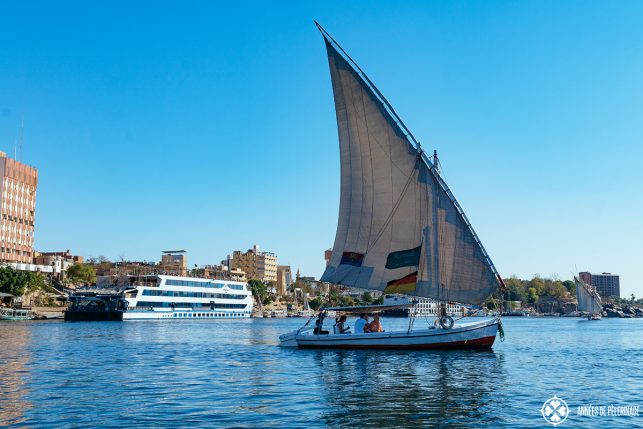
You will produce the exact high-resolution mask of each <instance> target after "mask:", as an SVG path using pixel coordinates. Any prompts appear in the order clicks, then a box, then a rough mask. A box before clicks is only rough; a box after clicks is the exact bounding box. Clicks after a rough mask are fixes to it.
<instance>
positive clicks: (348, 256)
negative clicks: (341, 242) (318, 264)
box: [340, 252, 365, 267]
mask: <svg viewBox="0 0 643 429" xmlns="http://www.w3.org/2000/svg"><path fill="white" fill-rule="evenodd" d="M364 256H365V255H364V254H363V253H357V252H344V253H342V260H341V262H340V264H342V265H352V266H354V267H361V266H362V262H364Z"/></svg>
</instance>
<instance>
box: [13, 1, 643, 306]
mask: <svg viewBox="0 0 643 429" xmlns="http://www.w3.org/2000/svg"><path fill="white" fill-rule="evenodd" d="M1 9H2V10H1V11H0V149H1V150H4V151H6V152H7V153H9V154H10V155H13V152H14V142H15V141H16V139H17V138H18V136H19V133H20V123H21V120H22V118H23V117H24V123H25V128H24V144H23V148H22V151H21V153H19V159H20V160H21V161H23V162H26V163H28V164H30V165H34V166H36V167H38V169H39V176H40V183H39V188H38V198H37V213H36V217H37V218H36V228H37V230H36V247H37V249H40V250H50V251H53V250H60V249H67V248H69V249H71V250H72V251H73V252H74V253H77V254H82V255H84V256H98V255H105V256H108V257H110V258H118V257H119V256H121V255H123V256H124V257H125V258H126V259H145V260H158V259H159V257H160V251H161V250H164V249H171V248H183V249H186V250H187V251H188V252H189V262H190V264H194V263H196V264H205V263H213V262H218V261H219V260H221V259H222V258H223V257H224V256H225V255H226V254H227V253H230V252H231V251H232V250H234V249H246V248H249V247H251V246H252V244H254V243H258V244H259V245H260V246H261V247H262V248H263V249H265V250H270V251H273V252H275V253H277V255H278V257H279V261H280V263H289V264H292V265H293V267H294V269H296V268H297V267H300V268H301V271H302V273H303V274H306V275H314V276H319V275H320V274H321V272H322V270H323V266H324V261H323V251H324V249H326V248H328V247H330V246H332V244H333V240H334V236H335V226H336V221H337V212H338V204H339V152H338V144H337V131H336V124H335V114H334V106H333V101H332V93H331V87H330V77H329V72H328V66H327V62H326V55H325V49H324V44H323V42H322V38H321V36H320V34H319V33H318V31H317V30H316V28H315V26H314V24H313V19H317V20H318V21H319V22H321V23H322V25H324V26H325V27H326V29H327V30H328V31H329V32H330V33H331V34H332V35H333V36H334V37H335V38H336V39H337V40H338V41H339V42H340V43H341V44H342V46H343V47H344V48H345V49H346V50H347V51H348V52H349V53H350V54H351V56H353V58H354V59H355V60H356V61H358V63H359V64H360V65H361V66H362V68H363V69H364V70H365V71H366V72H367V73H368V74H369V76H370V77H371V79H372V80H373V81H374V82H375V83H376V84H377V85H378V86H379V88H380V90H381V91H382V92H383V93H384V94H385V95H386V96H387V97H388V98H389V101H391V102H392V104H393V105H394V106H395V107H396V109H397V111H398V113H400V115H401V116H402V118H403V119H404V120H405V122H406V123H407V125H408V126H409V127H410V128H411V129H412V130H413V133H414V134H415V136H416V137H417V138H418V139H419V140H420V141H421V142H422V144H423V147H425V148H426V149H427V150H430V149H433V148H436V149H438V151H439V154H440V157H441V159H442V164H443V167H444V173H445V176H446V179H447V181H448V182H449V184H450V186H451V188H452V189H453V191H454V193H455V194H456V196H457V197H458V198H459V200H460V202H461V204H462V206H463V207H464V209H465V211H466V212H467V214H468V216H469V218H470V220H471V221H472V223H473V225H474V227H475V228H476V230H477V232H478V234H479V235H480V237H481V238H482V241H483V243H484V244H485V246H486V247H487V250H488V251H489V253H490V254H491V256H492V258H493V259H494V261H495V263H496V265H497V267H498V269H499V270H500V272H501V273H502V274H503V275H504V276H509V275H511V274H517V275H518V276H521V277H530V276H531V275H533V274H534V273H540V274H541V275H545V276H549V275H552V274H557V275H558V276H560V277H561V278H569V277H570V275H571V272H572V271H574V270H575V269H579V270H584V269H588V270H591V271H594V272H602V271H611V272H615V273H619V274H621V283H622V294H623V295H629V294H630V293H635V294H636V295H637V296H642V295H643V281H642V280H641V279H642V278H643V262H642V261H641V259H642V257H643V244H642V243H643V220H642V219H643V216H642V215H641V213H643V168H641V166H640V164H641V159H642V158H643V145H642V143H643V142H642V140H643V120H642V119H643V83H642V80H641V76H643V26H641V25H640V23H641V22H643V4H641V3H639V2H626V1H623V2H607V1H605V2H587V1H581V2H575V1H566V2H559V1H539V2H529V1H522V2H480V1H473V2H448V1H445V2H437V1H436V2H404V3H403V4H400V3H393V2H389V3H384V2H226V3H215V2H118V1H114V2H91V3H86V2H55V3H52V2H42V3H38V2H30V1H21V2H17V1H12V2H4V3H3V5H2V7H1Z"/></svg>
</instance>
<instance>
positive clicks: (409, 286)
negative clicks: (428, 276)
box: [384, 271, 418, 293]
mask: <svg viewBox="0 0 643 429" xmlns="http://www.w3.org/2000/svg"><path fill="white" fill-rule="evenodd" d="M417 281H418V272H417V271H416V272H414V273H411V274H409V275H408V276H404V277H402V278H401V279H397V280H391V281H390V282H388V283H386V288H384V293H409V292H414V291H415V286H416V284H417Z"/></svg>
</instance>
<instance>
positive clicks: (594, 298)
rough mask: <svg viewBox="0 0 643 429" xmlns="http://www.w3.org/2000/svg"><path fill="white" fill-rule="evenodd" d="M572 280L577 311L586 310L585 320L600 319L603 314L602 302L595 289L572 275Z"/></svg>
mask: <svg viewBox="0 0 643 429" xmlns="http://www.w3.org/2000/svg"><path fill="white" fill-rule="evenodd" d="M574 282H575V283H576V300H577V301H578V305H577V308H578V311H584V312H587V313H588V316H587V320H600V319H601V317H602V316H603V303H602V301H601V297H600V295H599V294H598V292H597V291H596V289H595V288H594V287H593V286H590V285H588V284H587V283H585V282H584V281H582V280H581V279H579V278H578V277H574Z"/></svg>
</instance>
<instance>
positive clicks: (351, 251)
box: [280, 23, 504, 348]
mask: <svg viewBox="0 0 643 429" xmlns="http://www.w3.org/2000/svg"><path fill="white" fill-rule="evenodd" d="M316 24H317V23H316ZM317 27H318V28H319V30H320V31H321V33H322V35H323V37H324V41H325V43H326V50H327V53H328V61H329V66H330V74H331V80H332V86H333V94H334V99H335V110H336V114H337V125H338V133H339V144H340V159H341V196H340V209H339V221H338V226H337V233H336V236H335V244H334V246H333V249H332V256H331V258H330V262H329V264H328V267H327V268H326V271H325V272H324V274H323V275H322V277H321V280H322V281H324V282H329V283H333V284H338V285H345V286H350V287H358V288H362V289H372V290H378V291H382V292H383V293H387V294H388V293H401V294H407V295H415V296H421V297H428V298H434V299H437V300H439V301H440V302H442V303H445V304H446V302H448V301H455V302H460V303H465V304H474V305H480V304H481V303H483V302H484V301H485V299H486V298H487V297H489V295H491V294H492V293H493V292H494V291H495V290H496V289H497V288H498V287H501V286H504V285H503V282H502V279H501V277H500V275H499V274H498V271H497V270H496V268H495V267H494V265H493V263H492V262H491V259H490V258H489V255H488V254H487V252H486V251H485V249H484V247H483V246H482V243H481V242H480V240H479V238H478V236H477V235H476V233H475V232H474V230H473V228H472V226H471V224H470V222H469V220H468V219H467V217H466V216H465V214H464V212H463V211H462V208H461V207H460V205H459V204H458V202H457V201H456V199H455V196H454V195H453V193H452V192H451V190H450V189H449V187H448V186H447V184H446V183H445V182H444V180H443V179H442V177H441V176H440V173H439V171H438V168H437V156H434V158H433V162H432V161H431V160H430V159H429V157H428V156H427V155H426V154H425V152H424V151H423V149H422V148H421V146H420V144H419V143H418V142H417V140H416V139H415V138H414V137H413V134H412V133H411V132H410V130H409V129H408V128H407V127H406V126H405V125H404V123H403V122H402V120H401V119H400V118H399V116H398V115H397V113H396V112H395V110H394V109H393V107H392V106H391V105H390V103H389V102H388V101H387V100H386V98H384V96H383V95H382V93H381V92H380V91H379V90H378V89H377V88H376V87H375V85H374V84H373V83H372V82H371V80H370V79H369V78H368V77H367V76H366V74H364V72H363V71H362V70H361V69H360V68H359V66H358V65H357V64H356V63H355V62H354V61H353V60H352V59H351V58H350V57H349V56H348V54H346V52H345V51H344V50H343V49H342V48H341V47H340V46H339V44H337V42H335V40H334V39H333V38H332V37H331V36H330V35H329V34H328V33H327V32H326V31H325V30H324V29H323V28H322V27H321V26H320V25H319V24H317ZM387 308H388V307H387ZM382 309H383V306H382V307H378V306H369V307H364V308H359V309H351V308H332V309H326V310H333V311H336V312H337V314H354V313H356V312H367V313H373V312H379V311H381V310H382ZM440 316H441V318H440V323H439V324H437V323H436V325H435V326H436V327H435V328H434V329H427V330H423V331H422V330H419V331H413V332H412V329H411V326H412V325H410V326H409V330H408V332H406V331H405V332H402V333H400V332H396V333H378V334H375V333H371V334H361V335H356V334H352V335H346V334H343V335H333V334H330V335H324V334H323V333H324V332H326V331H324V330H323V329H322V323H323V319H324V317H325V315H324V312H323V311H322V312H321V313H320V315H319V317H318V318H317V322H316V328H315V330H314V334H312V335H310V334H307V333H306V332H305V331H306V330H298V331H295V332H293V333H290V334H285V335H282V336H281V337H280V338H281V340H282V345H289V346H299V347H354V348H429V347H431V348H432V347H461V346H462V347H491V345H492V344H493V342H494V340H495V337H496V333H497V331H498V327H499V325H500V321H499V319H491V320H486V321H482V322H476V323H472V324H456V325H454V322H453V319H451V318H450V317H449V316H447V315H446V314H445V313H442V314H441V315H440ZM309 322H310V321H309ZM308 329H312V328H308ZM391 335H393V336H392V337H391Z"/></svg>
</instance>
